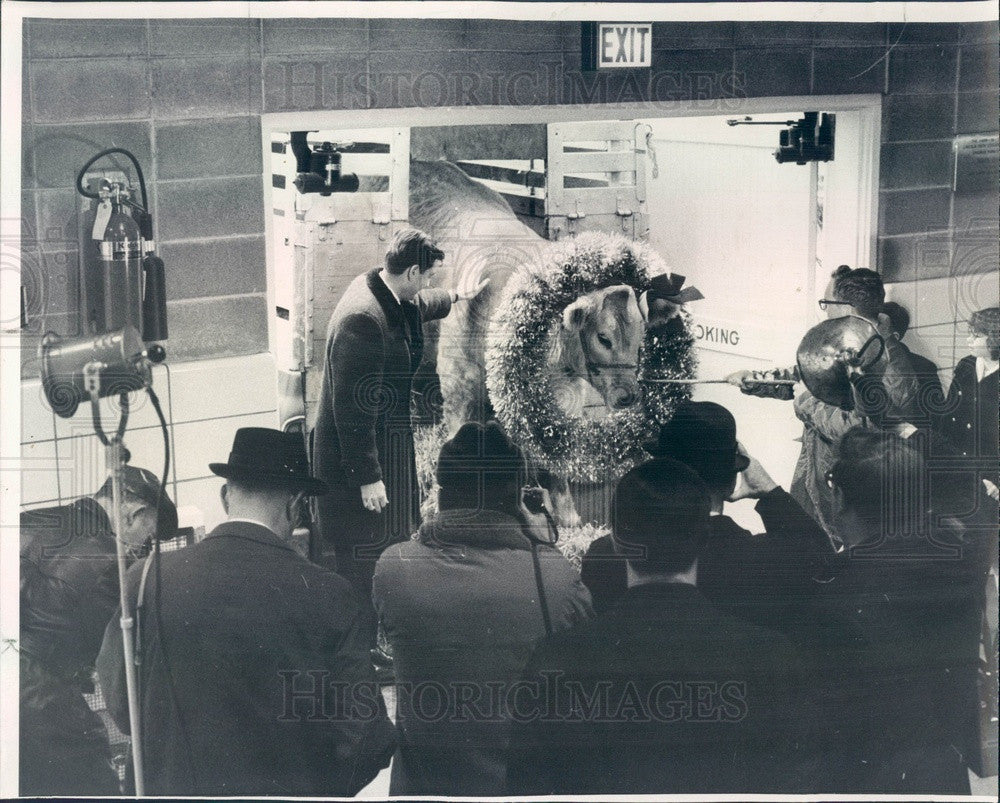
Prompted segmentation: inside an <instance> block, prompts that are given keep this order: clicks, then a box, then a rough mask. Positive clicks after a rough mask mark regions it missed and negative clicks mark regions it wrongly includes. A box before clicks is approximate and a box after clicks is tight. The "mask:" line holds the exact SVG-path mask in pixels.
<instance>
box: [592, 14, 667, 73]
mask: <svg viewBox="0 0 1000 803" xmlns="http://www.w3.org/2000/svg"><path fill="white" fill-rule="evenodd" d="M652 45H653V25H652V23H649V22H585V23H583V64H582V66H583V69H584V70H603V69H607V68H615V67H649V66H650V65H651V64H652V59H651V57H650V56H651V53H650V51H651V50H652Z"/></svg>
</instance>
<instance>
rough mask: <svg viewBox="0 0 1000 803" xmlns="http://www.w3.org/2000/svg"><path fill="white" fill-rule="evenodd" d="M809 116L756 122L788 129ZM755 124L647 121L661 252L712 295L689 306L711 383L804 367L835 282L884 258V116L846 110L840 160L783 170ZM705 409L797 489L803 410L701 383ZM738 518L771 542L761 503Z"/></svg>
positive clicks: (771, 132) (739, 507) (652, 232)
mask: <svg viewBox="0 0 1000 803" xmlns="http://www.w3.org/2000/svg"><path fill="white" fill-rule="evenodd" d="M773 108H776V109H780V108H781V107H780V101H778V100H776V101H775V106H774V107H773ZM806 110H807V109H806V108H805V107H798V108H788V109H787V110H782V111H777V112H773V113H772V112H770V110H768V112H767V113H763V114H754V115H752V119H753V120H754V121H755V122H764V121H776V122H784V121H788V120H794V119H798V118H799V117H801V113H802V112H803V111H806ZM808 110H819V111H825V109H823V108H822V107H812V106H810V107H809V109H808ZM743 116H745V115H729V116H711V117H672V118H667V119H663V118H660V119H647V120H643V121H642V122H643V123H645V124H646V125H648V126H649V129H648V130H649V132H650V136H649V140H648V142H649V145H650V151H651V152H650V154H649V158H648V159H647V176H646V188H647V212H648V215H649V242H650V244H652V245H653V247H654V248H655V249H656V250H657V251H658V252H659V253H660V254H661V255H662V256H663V258H664V259H665V260H666V262H667V264H668V265H669V266H670V267H671V269H672V270H673V271H675V272H677V273H680V274H683V275H684V276H686V277H687V282H688V284H691V285H694V286H695V287H697V288H698V289H699V290H701V291H702V293H703V294H704V295H705V298H704V299H703V300H701V301H698V302H694V303H692V304H691V305H690V309H691V311H692V313H693V315H694V323H695V335H696V337H697V338H698V339H697V346H698V357H699V368H698V377H699V378H700V379H720V378H723V377H725V376H726V375H727V374H729V373H731V372H733V371H737V370H741V369H764V368H773V367H787V366H791V365H794V363H795V350H796V347H797V346H798V343H799V340H800V339H801V338H802V335H803V334H804V333H805V332H806V330H807V329H809V327H811V326H812V325H813V324H814V323H816V322H817V321H818V320H819V319H820V317H821V313H820V310H819V307H818V304H817V301H818V299H819V297H820V295H822V292H823V289H824V288H825V285H826V279H827V277H828V276H829V274H830V272H831V271H832V270H833V269H834V268H836V266H837V265H839V264H843V263H848V264H851V266H852V267H856V266H862V265H863V266H868V265H869V264H870V260H871V254H872V243H873V240H874V236H873V235H874V231H873V230H874V222H873V221H874V218H873V204H872V202H871V198H872V194H873V192H872V191H873V189H874V188H873V185H872V176H875V175H877V163H875V164H873V163H872V158H873V157H874V158H877V143H878V132H877V130H875V131H872V130H871V125H870V123H871V118H872V117H873V115H872V114H871V113H870V112H867V110H859V111H838V112H837V131H836V153H835V158H834V161H833V162H829V163H823V164H821V165H818V164H816V163H811V164H807V165H796V164H787V163H786V164H779V163H778V162H777V160H776V159H775V158H774V151H775V149H776V147H777V144H778V135H779V131H780V130H781V127H780V126H772V125H736V126H730V125H729V124H728V123H727V120H729V119H743ZM862 137H868V138H872V137H874V138H873V139H870V141H864V142H863V141H862ZM823 317H825V316H823ZM694 398H695V399H696V400H699V401H714V402H717V403H719V404H721V405H723V406H724V407H726V408H727V409H729V410H730V411H731V412H732V413H733V415H734V416H735V418H736V425H737V434H738V437H739V438H740V440H741V441H742V442H743V443H744V445H745V446H746V448H747V449H748V450H749V451H750V453H751V454H753V455H754V456H756V457H757V458H758V459H759V460H760V461H761V463H762V464H763V465H764V467H765V468H766V469H767V470H768V472H769V473H770V474H771V475H772V476H773V477H774V479H775V480H776V481H777V482H778V483H779V484H781V485H782V487H784V488H785V489H786V490H787V489H788V488H789V485H790V483H791V479H792V474H793V471H794V467H795V462H796V460H797V458H798V455H799V451H800V448H801V443H800V441H799V440H798V439H799V437H800V435H801V431H802V426H801V424H800V422H799V421H798V420H797V419H796V418H795V414H794V411H793V408H792V404H791V403H789V402H781V401H777V400H772V399H758V398H755V397H751V396H746V395H744V394H742V393H740V392H739V390H738V389H736V388H734V387H731V386H728V385H711V384H706V385H697V386H696V388H695V393H694ZM727 512H728V513H730V515H732V516H733V517H734V518H736V519H737V520H738V521H739V522H740V523H741V524H743V525H744V526H746V527H750V528H756V530H757V531H759V529H760V526H761V523H760V519H759V517H758V516H757V514H756V513H755V512H754V510H753V503H752V502H750V501H744V502H740V503H737V504H735V505H730V506H729V509H727Z"/></svg>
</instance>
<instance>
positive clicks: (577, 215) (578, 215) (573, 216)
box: [566, 198, 587, 220]
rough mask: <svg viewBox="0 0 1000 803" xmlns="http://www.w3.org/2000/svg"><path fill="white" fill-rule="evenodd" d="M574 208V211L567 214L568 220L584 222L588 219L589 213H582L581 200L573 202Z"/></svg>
mask: <svg viewBox="0 0 1000 803" xmlns="http://www.w3.org/2000/svg"><path fill="white" fill-rule="evenodd" d="M573 207H574V211H572V212H567V213H566V218H567V220H582V219H583V218H585V217H587V213H586V212H581V211H580V199H579V198H577V199H576V200H575V201H574V202H573Z"/></svg>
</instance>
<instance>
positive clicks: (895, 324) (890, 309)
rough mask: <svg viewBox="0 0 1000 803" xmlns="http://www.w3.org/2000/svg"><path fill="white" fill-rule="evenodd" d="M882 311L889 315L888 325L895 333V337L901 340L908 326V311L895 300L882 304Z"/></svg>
mask: <svg viewBox="0 0 1000 803" xmlns="http://www.w3.org/2000/svg"><path fill="white" fill-rule="evenodd" d="M882 312H884V313H885V314H886V315H888V316H889V326H890V327H892V331H893V332H895V333H896V337H898V338H899V339H900V340H902V339H903V337H904V336H905V335H906V331H907V330H908V329H909V328H910V313H909V312H908V311H907V309H906V307H904V306H902V305H901V304H897V303H896V302H895V301H886V302H885V304H883V305H882Z"/></svg>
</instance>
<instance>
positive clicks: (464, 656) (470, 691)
mask: <svg viewBox="0 0 1000 803" xmlns="http://www.w3.org/2000/svg"><path fill="white" fill-rule="evenodd" d="M538 557H539V566H540V568H541V576H542V585H543V588H544V590H545V599H546V601H547V605H548V610H549V613H550V616H551V622H552V627H553V630H555V631H560V630H564V629H565V628H568V627H570V626H571V625H572V624H573V623H575V622H578V621H580V620H583V619H586V618H587V617H589V616H590V615H591V613H592V611H591V606H590V595H589V594H588V593H587V589H586V588H585V587H584V586H583V584H582V583H581V582H580V579H579V575H578V574H577V572H576V570H575V569H574V568H573V567H572V565H571V564H570V563H569V562H568V561H567V560H566V559H565V558H564V557H563V556H562V555H561V554H560V553H559V552H558V551H556V550H555V549H553V548H551V547H547V546H542V547H539V548H538ZM373 597H374V601H375V607H376V610H377V611H378V614H379V616H380V619H381V622H382V626H383V627H384V629H385V633H386V635H387V637H388V639H389V642H390V644H391V645H392V648H393V655H394V659H395V671H396V688H397V708H396V728H397V731H398V736H399V748H398V750H397V753H396V756H395V759H394V761H393V767H392V781H391V785H390V788H389V792H390V794H393V795H435V796H438V795H453V796H463V797H464V796H470V795H480V796H481V795H487V796H496V795H502V794H504V788H505V781H506V755H505V754H506V750H507V747H508V740H509V733H510V719H509V705H510V701H511V697H510V692H511V686H512V684H513V683H514V682H515V681H516V680H517V679H518V678H519V677H520V674H521V671H522V670H523V668H524V665H525V663H526V662H527V660H528V656H529V654H530V653H531V650H532V648H533V647H534V646H535V643H536V642H537V641H538V640H539V639H540V638H542V637H544V636H545V632H546V631H545V624H544V619H543V614H542V609H541V606H540V602H539V593H538V587H537V585H536V579H535V568H534V562H533V559H532V552H531V547H530V542H529V541H528V539H527V537H526V536H525V535H524V533H523V532H522V530H521V527H520V524H519V522H518V521H517V520H516V519H514V518H513V517H511V516H509V515H506V514H503V513H498V512H494V511H473V510H451V511H447V512H444V513H441V514H439V515H438V517H437V518H436V519H434V520H432V521H428V522H425V523H424V525H422V526H421V528H420V531H419V533H418V534H417V536H416V537H415V538H414V540H410V541H407V542H406V543H403V544H396V545H394V546H391V547H390V548H389V549H387V550H386V551H385V552H384V553H383V554H382V557H381V558H380V559H379V561H378V565H377V566H376V570H375V580H374V586H373ZM432 709H433V710H432Z"/></svg>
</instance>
